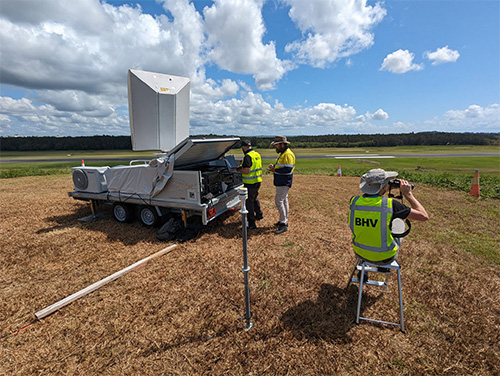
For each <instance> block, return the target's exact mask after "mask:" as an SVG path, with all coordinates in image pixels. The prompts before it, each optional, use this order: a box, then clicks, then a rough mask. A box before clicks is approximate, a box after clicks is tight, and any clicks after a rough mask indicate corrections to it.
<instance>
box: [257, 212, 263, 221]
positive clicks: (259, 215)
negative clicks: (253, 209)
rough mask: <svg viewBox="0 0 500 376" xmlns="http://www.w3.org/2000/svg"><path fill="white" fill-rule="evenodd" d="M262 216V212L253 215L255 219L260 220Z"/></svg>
mask: <svg viewBox="0 0 500 376" xmlns="http://www.w3.org/2000/svg"><path fill="white" fill-rule="evenodd" d="M263 218H264V215H262V213H259V214H256V215H255V220H256V221H261V220H262V219H263Z"/></svg>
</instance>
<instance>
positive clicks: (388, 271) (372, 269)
mask: <svg viewBox="0 0 500 376" xmlns="http://www.w3.org/2000/svg"><path fill="white" fill-rule="evenodd" d="M356 269H357V270H362V269H363V268H362V267H361V265H358V266H356ZM366 272H372V273H383V274H389V273H390V272H391V270H390V269H387V270H384V271H381V270H379V268H375V267H373V266H366V267H365V273H366Z"/></svg>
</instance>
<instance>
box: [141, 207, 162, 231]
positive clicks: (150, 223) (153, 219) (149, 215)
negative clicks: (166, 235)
mask: <svg viewBox="0 0 500 376" xmlns="http://www.w3.org/2000/svg"><path fill="white" fill-rule="evenodd" d="M139 218H140V219H141V222H142V224H143V225H144V226H146V227H156V226H158V225H159V224H160V216H159V215H158V213H157V212H156V210H155V208H153V207H151V206H141V207H140V208H139Z"/></svg>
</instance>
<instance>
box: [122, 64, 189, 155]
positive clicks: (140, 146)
mask: <svg viewBox="0 0 500 376" xmlns="http://www.w3.org/2000/svg"><path fill="white" fill-rule="evenodd" d="M127 81H128V82H127V83H128V105H129V115H130V132H131V134H132V149H133V150H161V151H168V150H170V149H172V148H173V147H174V146H175V145H177V144H178V143H179V142H181V141H182V140H184V139H185V138H187V137H189V84H190V83H189V79H188V78H186V77H178V76H172V75H168V74H161V73H153V72H146V71H140V70H135V69H129V71H128V78H127Z"/></svg>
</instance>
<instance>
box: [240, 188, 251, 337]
mask: <svg viewBox="0 0 500 376" xmlns="http://www.w3.org/2000/svg"><path fill="white" fill-rule="evenodd" d="M238 193H239V194H240V201H241V210H240V213H241V227H242V230H243V268H242V270H243V276H244V280H245V320H246V326H245V330H250V328H251V327H252V326H253V324H252V323H251V322H250V319H251V318H252V312H251V311H250V286H249V285H248V272H249V271H250V267H249V266H248V250H247V214H248V211H247V208H246V206H245V202H246V198H247V193H248V189H247V188H240V189H238Z"/></svg>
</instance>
